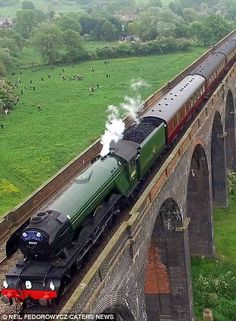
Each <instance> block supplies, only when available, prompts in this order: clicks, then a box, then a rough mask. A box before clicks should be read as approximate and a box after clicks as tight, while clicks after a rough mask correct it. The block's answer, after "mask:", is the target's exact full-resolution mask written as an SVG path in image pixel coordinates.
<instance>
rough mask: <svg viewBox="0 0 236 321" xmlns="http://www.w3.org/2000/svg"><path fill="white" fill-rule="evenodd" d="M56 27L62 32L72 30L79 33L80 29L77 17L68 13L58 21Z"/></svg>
mask: <svg viewBox="0 0 236 321" xmlns="http://www.w3.org/2000/svg"><path fill="white" fill-rule="evenodd" d="M58 25H59V27H60V28H61V30H62V31H65V30H68V29H70V30H74V31H76V32H79V33H80V32H81V30H82V28H81V25H80V22H79V16H78V15H77V14H75V13H68V14H67V15H64V16H62V17H61V18H60V19H58Z"/></svg>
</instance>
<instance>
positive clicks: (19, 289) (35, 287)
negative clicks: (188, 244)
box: [1, 33, 236, 306]
mask: <svg viewBox="0 0 236 321" xmlns="http://www.w3.org/2000/svg"><path fill="white" fill-rule="evenodd" d="M235 60H236V33H233V34H231V36H230V37H229V38H228V39H226V40H225V41H224V42H223V43H222V44H221V45H220V46H218V47H217V48H215V49H213V50H212V52H211V53H210V54H209V55H208V56H207V58H205V59H204V60H203V61H202V62H201V63H199V65H198V66H197V67H196V68H194V69H193V70H191V71H190V72H189V74H188V75H187V76H186V77H184V78H183V79H182V80H181V81H180V82H179V83H178V84H177V85H176V86H174V87H173V88H172V89H171V90H169V91H168V92H167V93H166V94H165V95H164V96H163V97H162V98H160V99H159V100H158V101H157V102H156V103H155V105H154V106H152V108H150V109H148V110H147V111H145V112H144V113H143V114H142V115H141V116H140V117H139V123H138V124H134V125H132V126H130V127H129V128H127V129H126V130H125V132H124V135H123V139H122V140H120V141H119V142H118V143H113V144H112V145H111V147H110V152H109V154H108V155H107V156H106V157H103V158H99V159H97V160H96V161H95V162H94V163H92V164H91V165H90V166H89V167H88V168H87V169H86V170H85V171H84V172H83V173H82V174H81V175H79V176H78V177H77V178H75V179H74V181H73V182H72V183H71V185H70V187H69V188H68V189H67V190H66V191H64V192H63V193H62V194H61V195H60V196H59V197H58V198H57V199H56V200H55V201H54V202H52V203H51V205H50V208H48V209H46V210H45V211H43V212H39V213H37V214H35V215H34V216H32V217H31V218H30V220H29V221H28V222H27V223H26V224H24V225H23V226H21V227H20V228H19V229H18V230H17V231H16V232H15V233H14V234H13V235H12V236H11V237H10V239H9V240H8V242H7V245H6V250H7V255H8V256H10V255H12V254H13V252H14V251H15V250H16V249H20V251H21V252H22V253H23V256H24V258H23V259H22V260H21V261H19V262H18V263H17V264H16V266H15V267H13V268H12V270H11V271H10V272H8V273H7V275H6V279H5V280H4V282H3V288H2V290H1V295H2V300H3V301H4V302H5V303H10V304H12V303H13V301H16V302H23V303H24V304H27V303H28V302H37V303H39V304H40V305H42V306H47V305H50V304H51V303H52V302H53V301H54V300H55V299H57V298H59V297H60V296H61V295H62V293H64V291H65V290H66V289H67V287H68V285H69V284H70V283H71V280H72V279H73V277H74V275H75V274H76V272H77V271H78V269H80V267H81V266H82V265H83V263H84V261H85V259H86V256H87V255H88V253H89V251H90V250H91V248H92V247H93V246H94V244H96V243H97V242H98V240H99V239H100V237H101V236H102V234H103V233H104V231H105V229H106V228H108V227H109V226H110V225H112V222H113V220H114V219H115V218H116V216H117V215H119V213H120V211H121V209H122V206H125V204H126V202H127V201H128V202H129V200H130V198H131V197H132V196H133V194H134V193H135V191H136V190H137V189H138V188H139V185H140V182H141V181H142V180H143V178H144V177H145V176H146V174H147V173H148V171H149V170H150V168H151V166H152V165H153V163H154V162H155V161H156V160H157V159H158V158H159V157H160V156H161V155H162V154H163V153H164V152H165V151H166V149H168V148H169V147H170V146H172V145H173V144H174V143H175V140H176V138H178V136H179V135H180V134H181V133H182V131H183V130H184V127H185V126H186V124H187V123H188V122H189V121H190V119H191V118H192V117H193V116H194V115H195V113H196V111H197V110H198V109H200V108H201V106H202V104H203V103H204V102H205V100H206V97H208V96H209V95H210V94H211V93H212V92H213V91H214V89H215V88H216V86H217V85H218V84H219V82H220V81H221V80H222V79H223V77H224V76H225V75H226V73H227V72H228V71H229V69H230V68H231V67H232V66H233V64H234V63H235Z"/></svg>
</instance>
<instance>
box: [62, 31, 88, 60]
mask: <svg viewBox="0 0 236 321" xmlns="http://www.w3.org/2000/svg"><path fill="white" fill-rule="evenodd" d="M63 39H64V43H65V47H66V55H65V60H66V61H68V62H76V61H78V59H79V58H81V57H83V56H84V55H85V54H86V51H85V49H84V47H83V43H82V38H81V36H80V34H79V33H78V32H76V31H74V30H70V29H67V30H66V31H64V32H63Z"/></svg>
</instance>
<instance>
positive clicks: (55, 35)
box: [33, 23, 63, 64]
mask: <svg viewBox="0 0 236 321" xmlns="http://www.w3.org/2000/svg"><path fill="white" fill-rule="evenodd" d="M33 42H34V45H35V47H36V48H37V49H38V50H39V52H40V54H41V56H42V58H43V60H44V61H45V62H46V63H49V64H53V63H54V62H56V61H58V60H60V59H61V58H62V53H63V40H62V33H61V30H60V28H59V27H58V26H57V25H55V24H52V23H42V24H41V25H40V26H39V27H38V29H37V30H36V31H35V34H34V40H33Z"/></svg>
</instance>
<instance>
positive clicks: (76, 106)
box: [0, 48, 204, 213]
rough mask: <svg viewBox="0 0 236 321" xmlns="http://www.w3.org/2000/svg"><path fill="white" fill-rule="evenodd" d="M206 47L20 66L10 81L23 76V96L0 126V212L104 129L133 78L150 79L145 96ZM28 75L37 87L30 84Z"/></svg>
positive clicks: (185, 65) (143, 91) (32, 189)
mask: <svg viewBox="0 0 236 321" xmlns="http://www.w3.org/2000/svg"><path fill="white" fill-rule="evenodd" d="M203 51H204V49H202V48H197V49H195V51H193V52H188V53H177V54H169V55H160V56H149V57H139V58H127V59H114V60H111V61H110V64H104V62H103V61H93V62H86V63H82V64H79V65H75V66H64V67H63V66H58V67H54V69H53V70H52V69H51V68H46V67H38V68H36V69H37V71H36V72H33V70H34V69H35V67H33V68H25V69H21V70H20V69H17V70H16V71H15V72H16V75H14V76H11V81H12V82H13V83H17V80H18V79H20V83H19V84H18V85H19V87H18V88H17V91H18V94H19V96H20V101H19V103H18V104H17V106H16V107H15V110H14V111H13V112H12V113H11V114H10V115H7V116H6V115H0V123H2V124H4V127H5V128H4V129H2V130H1V131H0V150H1V158H0V213H4V212H5V211H7V210H10V208H12V207H13V206H15V205H17V204H18V203H19V202H20V201H22V200H23V199H24V198H25V197H26V196H27V195H28V194H29V193H30V192H32V191H34V190H35V189H36V188H37V187H39V186H40V185H41V184H42V183H43V182H44V181H45V180H47V179H48V178H49V177H50V176H52V175H53V174H55V173H56V172H57V171H58V170H59V169H60V168H61V167H62V166H63V165H65V164H66V163H67V162H68V161H70V160H71V159H72V158H73V157H75V156H76V155H77V154H78V153H80V152H82V151H83V150H84V149H85V148H86V147H87V146H88V145H90V144H91V143H92V142H93V141H94V140H96V139H97V138H98V137H99V136H100V135H101V134H102V133H103V131H104V126H105V120H106V117H107V114H106V110H107V106H108V105H110V104H113V105H114V104H119V103H122V102H123V100H124V97H125V96H126V95H130V96H132V97H133V96H134V97H135V95H136V94H137V93H134V92H132V91H131V90H130V89H129V88H130V84H131V80H132V79H137V78H142V79H144V80H145V81H146V82H147V83H148V84H149V86H148V87H146V88H144V89H142V90H141V91H140V93H139V94H141V95H142V98H143V99H144V98H147V97H148V96H149V95H150V94H151V93H153V92H155V91H156V90H157V89H158V88H160V87H161V86H162V85H163V84H164V83H165V82H167V81H168V80H170V79H171V78H172V77H174V76H175V75H176V74H177V73H178V72H180V71H181V70H182V69H183V68H185V67H187V66H188V65H189V64H190V63H191V62H192V61H193V60H195V59H196V58H197V57H198V56H200V54H202V52H203ZM91 67H93V68H94V69H95V71H94V72H91V71H90V69H91ZM63 68H64V69H65V71H64V72H63V71H62V69H63ZM60 73H61V74H63V75H64V76H65V77H66V78H68V77H69V76H70V77H71V76H73V75H77V74H80V75H83V76H84V80H83V81H82V82H80V81H76V80H64V81H63V80H62V79H61V76H60ZM107 73H108V74H110V75H111V77H110V78H106V74H107ZM48 74H51V75H52V78H51V79H48ZM41 78H44V81H42V80H41ZM30 80H31V81H32V85H31V87H32V86H34V87H35V90H33V89H30ZM97 83H98V84H99V85H100V88H98V89H97V90H96V91H95V92H94V93H91V92H90V91H89V87H91V86H96V84H97ZM21 90H22V91H23V95H21ZM39 104H40V105H41V106H42V109H43V110H42V111H38V109H37V106H38V105H39Z"/></svg>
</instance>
